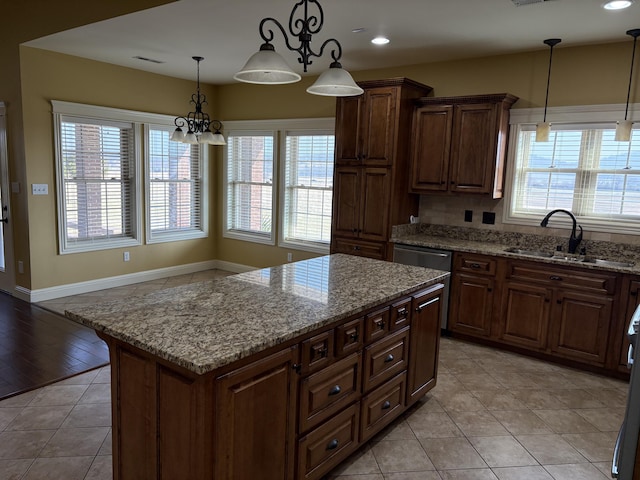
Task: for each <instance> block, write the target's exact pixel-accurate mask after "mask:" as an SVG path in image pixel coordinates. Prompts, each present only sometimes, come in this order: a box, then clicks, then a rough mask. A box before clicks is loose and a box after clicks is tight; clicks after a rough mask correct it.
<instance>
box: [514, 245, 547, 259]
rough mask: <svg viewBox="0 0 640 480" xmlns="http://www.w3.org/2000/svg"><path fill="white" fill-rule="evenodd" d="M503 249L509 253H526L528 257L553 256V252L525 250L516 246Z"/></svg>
mask: <svg viewBox="0 0 640 480" xmlns="http://www.w3.org/2000/svg"><path fill="white" fill-rule="evenodd" d="M504 251H505V252H509V253H517V254H518V255H526V256H528V257H544V258H551V257H553V253H549V252H541V251H538V250H525V249H522V248H517V247H509V248H505V249H504Z"/></svg>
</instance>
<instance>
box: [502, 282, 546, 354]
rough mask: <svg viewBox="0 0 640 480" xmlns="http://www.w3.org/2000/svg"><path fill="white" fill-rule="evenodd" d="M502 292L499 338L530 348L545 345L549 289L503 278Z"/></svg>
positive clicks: (534, 348) (543, 347)
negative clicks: (504, 280) (505, 280)
mask: <svg viewBox="0 0 640 480" xmlns="http://www.w3.org/2000/svg"><path fill="white" fill-rule="evenodd" d="M503 292H504V293H503V298H502V312H501V324H500V332H499V337H500V339H501V340H502V341H504V342H505V343H511V344H513V345H517V346H521V347H526V348H530V349H533V350H543V349H545V348H546V346H547V332H548V327H549V315H550V308H549V306H550V303H551V297H552V290H550V289H548V288H544V287H538V286H535V285H527V284H523V283H517V282H509V281H507V282H505V284H504V290H503Z"/></svg>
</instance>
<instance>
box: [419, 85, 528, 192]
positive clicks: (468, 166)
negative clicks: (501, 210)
mask: <svg viewBox="0 0 640 480" xmlns="http://www.w3.org/2000/svg"><path fill="white" fill-rule="evenodd" d="M517 99H518V98H517V97H515V96H513V95H510V94H508V93H504V94H496V95H473V96H465V97H428V98H426V97H425V98H420V99H418V100H417V101H416V107H415V110H414V117H413V132H412V135H413V136H412V152H411V184H410V191H411V192H414V193H456V194H457V193H473V194H485V195H487V194H488V195H491V196H492V197H493V198H502V191H503V184H504V161H505V154H506V146H507V134H508V128H509V109H510V108H511V106H512V105H513V104H514V103H515V101H516V100H517Z"/></svg>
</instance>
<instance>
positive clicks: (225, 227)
mask: <svg viewBox="0 0 640 480" xmlns="http://www.w3.org/2000/svg"><path fill="white" fill-rule="evenodd" d="M225 131H226V133H227V144H228V145H231V143H232V141H233V140H232V138H233V137H235V136H247V137H249V136H261V137H272V139H273V165H272V172H273V177H274V178H272V179H271V184H268V183H266V184H265V185H270V186H271V230H270V231H269V232H268V233H267V232H263V233H260V232H251V231H248V230H239V229H233V228H229V215H228V212H229V201H230V199H229V184H228V178H229V154H228V148H229V147H228V146H227V147H224V155H223V157H224V162H223V168H222V170H223V173H222V176H223V178H224V182H225V185H224V188H223V190H224V193H223V203H222V205H223V207H222V222H223V223H222V236H223V237H225V238H233V239H236V240H244V241H246V242H255V243H263V244H266V245H275V217H276V215H277V213H276V193H277V188H278V183H277V157H278V153H277V150H278V136H277V132H276V131H274V130H261V129H247V130H245V129H235V128H234V127H233V126H229V125H228V122H227V123H225Z"/></svg>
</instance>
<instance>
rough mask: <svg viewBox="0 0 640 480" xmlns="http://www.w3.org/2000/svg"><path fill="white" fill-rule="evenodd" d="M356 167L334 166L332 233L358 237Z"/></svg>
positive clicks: (359, 174)
mask: <svg viewBox="0 0 640 480" xmlns="http://www.w3.org/2000/svg"><path fill="white" fill-rule="evenodd" d="M361 173H362V169H361V168H358V167H339V168H336V170H335V174H334V181H333V232H332V233H333V235H342V236H347V237H358V230H359V228H360V196H361V191H360V190H361V188H360V178H361Z"/></svg>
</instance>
